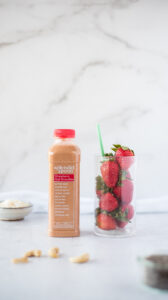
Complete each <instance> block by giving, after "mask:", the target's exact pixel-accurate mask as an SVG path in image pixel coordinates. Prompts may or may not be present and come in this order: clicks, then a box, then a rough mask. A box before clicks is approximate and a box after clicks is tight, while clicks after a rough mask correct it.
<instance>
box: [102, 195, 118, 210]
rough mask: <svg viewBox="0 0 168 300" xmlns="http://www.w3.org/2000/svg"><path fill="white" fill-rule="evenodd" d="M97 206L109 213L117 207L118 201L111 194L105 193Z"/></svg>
mask: <svg viewBox="0 0 168 300" xmlns="http://www.w3.org/2000/svg"><path fill="white" fill-rule="evenodd" d="M99 206H100V208H101V209H102V210H106V211H109V212H110V211H113V210H115V209H116V208H117V207H118V201H117V199H116V198H115V197H114V196H113V195H112V194H111V193H106V194H104V195H102V196H101V199H100V204H99Z"/></svg>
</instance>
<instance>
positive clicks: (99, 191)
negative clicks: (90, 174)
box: [96, 190, 102, 199]
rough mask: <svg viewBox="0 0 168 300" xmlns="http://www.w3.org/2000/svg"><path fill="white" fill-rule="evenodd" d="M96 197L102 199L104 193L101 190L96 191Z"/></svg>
mask: <svg viewBox="0 0 168 300" xmlns="http://www.w3.org/2000/svg"><path fill="white" fill-rule="evenodd" d="M96 195H97V197H98V198H99V199H100V198H101V196H102V191H101V190H96Z"/></svg>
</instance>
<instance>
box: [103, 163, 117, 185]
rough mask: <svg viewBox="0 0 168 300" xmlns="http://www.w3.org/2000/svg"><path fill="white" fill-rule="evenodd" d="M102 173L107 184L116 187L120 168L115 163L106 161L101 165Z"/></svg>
mask: <svg viewBox="0 0 168 300" xmlns="http://www.w3.org/2000/svg"><path fill="white" fill-rule="evenodd" d="M101 173H102V177H103V180H104V182H105V184H106V185H107V186H108V187H110V188H112V187H114V186H115V185H116V183H117V181H118V175H119V166H118V164H117V162H115V161H105V162H103V163H102V165H101Z"/></svg>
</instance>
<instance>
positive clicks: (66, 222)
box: [50, 162, 78, 231]
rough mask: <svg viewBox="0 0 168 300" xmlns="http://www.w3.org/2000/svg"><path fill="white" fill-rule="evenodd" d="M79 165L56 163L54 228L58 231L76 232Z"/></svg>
mask: <svg viewBox="0 0 168 300" xmlns="http://www.w3.org/2000/svg"><path fill="white" fill-rule="evenodd" d="M77 169H78V168H77V164H76V163H74V164H72V163H71V164H67V163H63V162H62V163H59V162H57V163H56V162H54V165H53V166H52V168H51V170H50V171H51V173H50V174H51V176H52V177H51V180H52V184H51V186H52V188H51V195H52V199H53V201H52V210H51V215H52V228H53V229H55V230H56V231H57V230H58V231H60V230H71V231H72V230H75V194H76V175H77V173H76V172H77Z"/></svg>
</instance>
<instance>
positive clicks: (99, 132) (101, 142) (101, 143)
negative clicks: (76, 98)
mask: <svg viewBox="0 0 168 300" xmlns="http://www.w3.org/2000/svg"><path fill="white" fill-rule="evenodd" d="M97 133H98V138H99V144H100V149H101V155H102V156H104V148H103V141H102V137H101V131H100V125H99V124H97Z"/></svg>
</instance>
